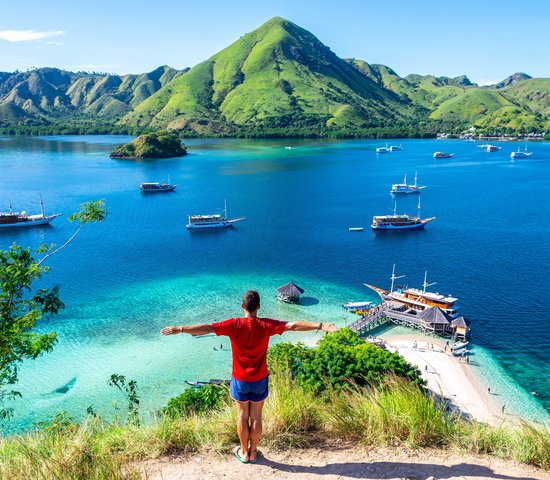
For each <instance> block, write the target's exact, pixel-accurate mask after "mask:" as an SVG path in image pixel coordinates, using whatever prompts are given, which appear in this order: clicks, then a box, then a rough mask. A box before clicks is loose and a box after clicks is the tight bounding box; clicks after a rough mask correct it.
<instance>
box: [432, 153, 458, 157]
mask: <svg viewBox="0 0 550 480" xmlns="http://www.w3.org/2000/svg"><path fill="white" fill-rule="evenodd" d="M453 155H454V153H445V152H435V153H434V158H452V157H453Z"/></svg>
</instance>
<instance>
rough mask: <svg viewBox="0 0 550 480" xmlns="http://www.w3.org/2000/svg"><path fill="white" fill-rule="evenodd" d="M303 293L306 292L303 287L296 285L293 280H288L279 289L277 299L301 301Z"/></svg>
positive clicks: (291, 301) (293, 301) (289, 301)
mask: <svg viewBox="0 0 550 480" xmlns="http://www.w3.org/2000/svg"><path fill="white" fill-rule="evenodd" d="M302 293H304V290H303V288H300V287H299V286H298V285H294V284H293V283H292V282H288V283H285V284H284V285H281V286H280V287H279V288H278V289H277V300H280V301H281V302H287V303H300V295H301V294H302Z"/></svg>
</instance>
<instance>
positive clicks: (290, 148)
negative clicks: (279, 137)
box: [285, 145, 294, 150]
mask: <svg viewBox="0 0 550 480" xmlns="http://www.w3.org/2000/svg"><path fill="white" fill-rule="evenodd" d="M285 149H286V150H294V147H291V146H290V145H289V146H286V147H285Z"/></svg>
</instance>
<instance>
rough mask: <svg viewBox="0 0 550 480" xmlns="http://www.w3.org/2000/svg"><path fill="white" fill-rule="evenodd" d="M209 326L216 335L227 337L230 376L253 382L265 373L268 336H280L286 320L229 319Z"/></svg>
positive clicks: (264, 375)
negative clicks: (231, 358)
mask: <svg viewBox="0 0 550 480" xmlns="http://www.w3.org/2000/svg"><path fill="white" fill-rule="evenodd" d="M212 326H213V327H214V333H215V334H216V335H225V336H226V337H229V339H230V340H231V353H232V355H233V373H232V374H231V375H232V376H233V378H234V379H236V380H240V381H241V382H257V381H259V380H262V379H263V378H265V377H266V376H267V362H266V354H267V346H268V343H269V337H271V336H273V335H281V334H282V333H283V332H284V331H285V328H286V322H280V321H279V320H271V319H270V318H230V319H229V320H224V321H223V322H215V323H213V324H212Z"/></svg>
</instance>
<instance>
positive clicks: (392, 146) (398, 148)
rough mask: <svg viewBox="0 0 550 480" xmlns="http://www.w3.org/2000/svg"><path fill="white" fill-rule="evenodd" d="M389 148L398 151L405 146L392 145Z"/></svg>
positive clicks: (391, 150)
mask: <svg viewBox="0 0 550 480" xmlns="http://www.w3.org/2000/svg"><path fill="white" fill-rule="evenodd" d="M389 150H390V152H398V151H399V150H403V147H402V146H401V145H390V148H389Z"/></svg>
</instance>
